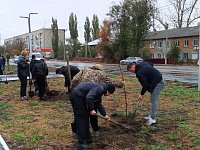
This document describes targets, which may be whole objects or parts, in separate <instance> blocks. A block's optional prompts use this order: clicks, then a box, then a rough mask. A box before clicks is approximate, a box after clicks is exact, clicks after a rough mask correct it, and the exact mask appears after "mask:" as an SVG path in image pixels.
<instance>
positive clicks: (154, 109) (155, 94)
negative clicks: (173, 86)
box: [150, 80, 164, 119]
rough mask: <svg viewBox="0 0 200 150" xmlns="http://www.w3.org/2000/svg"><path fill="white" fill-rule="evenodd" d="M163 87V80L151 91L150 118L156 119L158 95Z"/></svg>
mask: <svg viewBox="0 0 200 150" xmlns="http://www.w3.org/2000/svg"><path fill="white" fill-rule="evenodd" d="M163 88H164V81H163V80H162V81H160V82H159V83H158V84H157V86H156V87H155V89H154V90H153V92H152V93H151V113H150V116H151V118H152V119H156V115H157V111H158V97H159V95H160V93H161V91H162V89H163Z"/></svg>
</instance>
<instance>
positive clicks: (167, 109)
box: [0, 76, 200, 150]
mask: <svg viewBox="0 0 200 150" xmlns="http://www.w3.org/2000/svg"><path fill="white" fill-rule="evenodd" d="M113 78H116V79H118V78H120V77H119V76H113ZM48 83H49V88H50V90H52V91H58V92H61V91H62V90H63V89H64V87H63V85H64V79H63V78H54V79H49V80H48ZM125 84H126V91H127V100H128V111H129V112H132V111H134V109H135V106H136V103H137V97H138V94H139V91H140V89H141V87H140V84H139V83H138V81H137V79H136V78H134V77H125ZM19 86H20V85H19V81H15V82H9V84H4V83H0V134H1V135H2V136H3V138H4V140H5V141H6V143H7V144H8V146H9V148H10V149H11V150H16V149H37V148H39V149H48V150H49V149H50V150H51V149H52V150H53V149H69V150H71V149H73V148H74V144H75V143H76V139H74V138H73V136H72V132H71V122H72V120H73V115H72V108H71V105H70V102H69V98H68V95H65V94H63V95H61V96H60V97H51V98H50V99H49V100H48V101H38V100H37V98H36V97H33V98H31V99H30V100H29V101H20V99H19ZM149 96H150V95H149V94H148V93H146V94H145V98H144V100H143V101H142V103H141V104H140V106H139V109H138V111H137V116H136V118H134V119H132V123H128V122H127V124H126V125H128V126H129V127H131V128H132V129H133V131H131V132H130V131H126V130H123V129H122V128H120V127H119V126H116V125H113V124H112V123H105V121H104V120H100V119H99V121H100V123H99V125H100V137H99V139H98V140H96V139H93V141H94V147H95V149H105V150H117V149H120V150H121V149H123V150H135V149H141V150H143V149H144V150H169V149H170V150H185V149H191V150H194V149H200V119H199V116H200V92H198V91H197V88H195V87H190V86H189V85H183V84H181V83H178V82H166V84H165V88H164V90H163V91H162V94H161V96H160V101H159V114H158V116H157V123H156V124H155V125H152V126H146V125H145V124H144V122H143V117H144V116H146V115H148V112H149V108H150V101H149ZM103 105H104V106H105V108H106V110H107V112H108V114H110V115H111V116H112V117H111V119H113V120H115V121H118V122H121V123H126V121H124V122H123V120H120V119H122V118H123V119H124V120H126V119H128V118H129V117H127V118H126V116H125V114H126V113H125V108H126V107H125V100H124V92H123V89H117V90H116V92H115V93H114V94H113V95H112V96H111V97H104V98H103ZM129 119H130V118H129Z"/></svg>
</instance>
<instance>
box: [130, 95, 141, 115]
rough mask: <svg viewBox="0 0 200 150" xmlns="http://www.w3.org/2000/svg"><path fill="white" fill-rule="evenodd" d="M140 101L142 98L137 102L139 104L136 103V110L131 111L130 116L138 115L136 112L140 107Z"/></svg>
mask: <svg viewBox="0 0 200 150" xmlns="http://www.w3.org/2000/svg"><path fill="white" fill-rule="evenodd" d="M140 101H141V100H140V99H139V98H138V102H137V105H136V108H135V111H134V112H133V113H129V116H130V117H133V118H135V116H136V112H137V110H138V107H139V104H140Z"/></svg>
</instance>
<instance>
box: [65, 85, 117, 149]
mask: <svg viewBox="0 0 200 150" xmlns="http://www.w3.org/2000/svg"><path fill="white" fill-rule="evenodd" d="M114 91H115V86H114V85H113V84H111V83H103V82H101V83H94V82H83V83H80V84H79V85H77V86H76V87H75V88H74V89H73V90H72V92H71V93H70V95H69V96H70V101H71V104H72V108H73V112H74V123H75V128H76V129H75V130H76V133H77V135H78V143H79V149H84V150H85V149H92V140H91V136H90V132H89V119H90V115H94V116H95V115H97V111H96V110H98V111H99V112H100V114H101V115H102V116H103V117H104V118H105V119H106V120H108V121H109V120H110V117H109V116H108V115H107V113H106V111H105V109H104V107H103V106H102V104H101V102H102V96H103V95H104V96H109V95H111V94H113V93H114Z"/></svg>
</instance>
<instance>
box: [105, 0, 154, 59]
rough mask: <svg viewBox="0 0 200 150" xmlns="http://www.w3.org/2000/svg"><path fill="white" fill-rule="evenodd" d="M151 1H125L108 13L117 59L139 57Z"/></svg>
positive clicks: (149, 17)
mask: <svg viewBox="0 0 200 150" xmlns="http://www.w3.org/2000/svg"><path fill="white" fill-rule="evenodd" d="M150 1H151V0H149V1H146V0H141V1H137V0H127V1H124V2H123V3H120V4H119V5H114V6H113V7H112V8H111V9H110V12H109V14H108V15H109V16H110V18H111V20H112V30H113V33H114V38H115V42H114V45H116V46H115V48H117V49H118V50H117V53H118V56H120V57H119V59H121V58H126V57H127V56H130V55H131V56H140V53H139V52H140V50H141V49H142V48H143V47H144V43H145V37H146V35H147V32H148V29H149V28H150V25H151V22H150V19H151V14H152V13H151V8H152V7H151V3H150Z"/></svg>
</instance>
